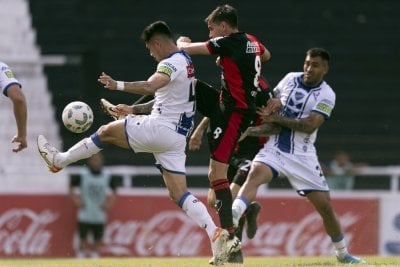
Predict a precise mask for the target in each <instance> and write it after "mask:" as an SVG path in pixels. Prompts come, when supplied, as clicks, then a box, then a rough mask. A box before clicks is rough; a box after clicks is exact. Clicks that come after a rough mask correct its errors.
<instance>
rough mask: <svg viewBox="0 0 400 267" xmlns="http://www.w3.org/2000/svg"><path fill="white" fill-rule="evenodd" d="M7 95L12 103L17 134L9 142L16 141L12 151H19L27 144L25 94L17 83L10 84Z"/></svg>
mask: <svg viewBox="0 0 400 267" xmlns="http://www.w3.org/2000/svg"><path fill="white" fill-rule="evenodd" d="M7 96H8V97H9V98H10V100H11V101H12V103H13V107H14V117H15V121H16V123H17V134H16V135H15V136H14V137H13V139H12V140H11V143H16V144H17V147H16V148H13V149H12V151H13V152H19V151H21V150H23V149H25V148H26V147H27V146H28V144H27V140H26V131H27V130H26V128H27V117H28V115H27V114H28V112H27V105H26V100H25V95H24V93H23V92H22V90H21V88H20V87H19V86H18V85H11V86H10V87H9V89H8V94H7Z"/></svg>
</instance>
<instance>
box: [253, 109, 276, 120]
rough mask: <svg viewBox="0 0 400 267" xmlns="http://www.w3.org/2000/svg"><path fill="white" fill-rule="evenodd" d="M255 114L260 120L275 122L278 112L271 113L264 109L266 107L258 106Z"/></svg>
mask: <svg viewBox="0 0 400 267" xmlns="http://www.w3.org/2000/svg"><path fill="white" fill-rule="evenodd" d="M257 114H258V115H259V116H260V118H261V121H262V122H263V123H266V122H275V121H276V119H277V117H278V116H279V114H278V113H277V112H275V113H272V114H271V113H270V112H269V111H268V110H267V109H266V107H263V108H258V110H257Z"/></svg>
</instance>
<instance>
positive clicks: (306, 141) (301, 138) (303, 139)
mask: <svg viewBox="0 0 400 267" xmlns="http://www.w3.org/2000/svg"><path fill="white" fill-rule="evenodd" d="M302 76H303V72H291V73H289V74H287V75H286V76H285V77H284V78H283V79H282V80H281V81H280V82H279V84H278V85H277V86H276V87H275V88H274V92H275V95H276V96H277V97H278V98H280V100H281V102H282V105H283V109H282V112H283V115H284V116H286V117H289V118H299V119H300V118H305V117H308V116H309V115H310V112H318V113H321V114H322V115H324V116H325V117H326V118H329V117H330V116H331V112H332V110H333V108H334V106H335V99H336V96H335V93H334V92H333V90H332V88H331V87H330V86H329V85H328V84H327V83H326V82H325V81H322V82H321V84H319V85H318V86H316V87H308V86H306V85H304V84H303V83H302V81H301V78H302ZM317 131H318V130H315V131H314V132H313V133H312V134H308V133H304V132H299V131H293V130H291V129H288V128H284V127H283V128H282V131H281V132H280V133H279V134H277V135H274V136H272V137H271V138H270V141H268V142H267V145H266V146H267V147H275V148H278V149H279V150H281V151H282V152H286V153H291V154H295V155H310V154H316V150H315V146H314V142H315V139H316V137H317Z"/></svg>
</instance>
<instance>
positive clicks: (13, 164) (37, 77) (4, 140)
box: [0, 0, 67, 192]
mask: <svg viewBox="0 0 400 267" xmlns="http://www.w3.org/2000/svg"><path fill="white" fill-rule="evenodd" d="M0 6H1V8H0V17H1V23H0V36H1V40H0V60H1V61H4V62H5V63H7V64H8V65H9V66H10V67H11V68H12V70H13V72H14V74H15V76H16V77H17V78H18V80H19V81H20V82H21V84H22V89H23V91H24V93H25V96H26V99H27V102H28V137H27V139H28V148H27V149H25V150H23V151H21V152H19V153H17V154H15V153H13V152H12V151H11V148H12V147H15V145H14V144H10V141H11V139H12V137H13V136H14V134H15V133H16V128H15V118H14V115H13V112H12V104H11V101H9V100H8V99H7V98H6V97H3V96H2V97H0V122H1V131H0V147H1V149H0V178H1V187H0V191H1V192H4V191H7V190H8V189H12V190H13V191H19V189H21V190H22V191H23V190H26V189H28V190H38V191H42V190H50V191H53V192H57V191H63V190H66V189H67V187H66V184H65V182H66V181H67V179H66V178H67V175H66V174H58V175H56V178H55V177H54V176H53V177H51V178H50V173H49V172H48V171H47V169H46V168H44V166H43V162H42V159H41V158H40V156H39V155H38V154H37V150H36V137H37V135H38V133H40V132H44V133H46V134H47V135H48V136H49V138H51V139H54V140H59V138H60V137H59V134H58V124H57V123H56V121H55V117H54V116H53V114H54V108H53V104H52V103H51V98H52V94H51V93H50V92H49V91H48V89H47V81H46V76H45V74H44V72H43V66H42V64H41V55H40V51H39V49H38V47H37V45H36V40H35V38H36V35H35V31H34V30H33V29H32V27H31V18H30V12H29V5H28V2H27V1H25V0H1V1H0Z"/></svg>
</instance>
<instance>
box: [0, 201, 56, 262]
mask: <svg viewBox="0 0 400 267" xmlns="http://www.w3.org/2000/svg"><path fill="white" fill-rule="evenodd" d="M57 217H58V214H56V213H54V212H52V211H50V210H43V211H41V212H38V213H37V212H35V211H32V210H30V209H10V210H7V211H6V212H4V213H3V214H0V254H5V255H16V254H20V255H43V254H45V253H46V252H47V250H48V249H49V244H50V240H51V238H52V232H51V231H49V230H46V229H45V228H46V226H47V225H49V224H50V223H52V222H54V221H55V220H56V219H57Z"/></svg>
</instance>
